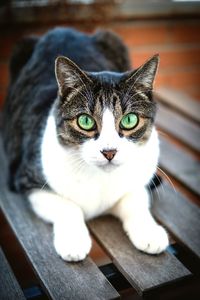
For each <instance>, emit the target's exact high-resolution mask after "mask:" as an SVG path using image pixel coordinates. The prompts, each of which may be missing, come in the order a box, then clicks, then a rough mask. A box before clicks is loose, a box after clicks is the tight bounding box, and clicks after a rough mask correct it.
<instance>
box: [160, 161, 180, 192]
mask: <svg viewBox="0 0 200 300" xmlns="http://www.w3.org/2000/svg"><path fill="white" fill-rule="evenodd" d="M157 169H158V170H159V171H160V172H161V173H162V174H163V175H164V177H165V178H166V179H167V181H168V182H169V183H170V185H171V186H172V188H173V190H174V192H175V193H177V191H176V189H175V186H174V184H173V182H172V181H171V179H170V178H169V176H168V175H167V174H166V173H165V172H164V171H163V170H162V169H161V168H160V167H157Z"/></svg>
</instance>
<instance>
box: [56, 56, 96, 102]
mask: <svg viewBox="0 0 200 300" xmlns="http://www.w3.org/2000/svg"><path fill="white" fill-rule="evenodd" d="M55 74H56V79H57V83H58V88H59V94H60V95H61V96H63V95H65V94H69V93H70V92H73V90H75V89H78V88H80V87H82V86H84V85H87V84H89V83H91V82H92V80H91V79H90V78H89V77H88V76H87V75H86V73H85V72H84V71H82V70H81V69H80V68H79V67H78V66H77V65H76V64H75V63H74V62H72V61H71V60H70V59H69V58H67V57H64V56H59V57H57V59H56V61H55Z"/></svg>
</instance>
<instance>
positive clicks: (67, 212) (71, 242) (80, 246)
mask: <svg viewBox="0 0 200 300" xmlns="http://www.w3.org/2000/svg"><path fill="white" fill-rule="evenodd" d="M29 201H30V203H31V206H32V208H33V210H34V211H35V213H36V214H37V215H38V216H39V217H41V218H42V219H43V220H45V221H47V222H50V223H53V230H54V246H55V249H56V251H57V253H58V254H59V255H60V256H61V257H62V258H63V259H64V260H67V261H79V260H83V259H84V258H85V257H86V256H87V254H88V253H89V251H90V249H91V245H92V243H91V238H90V236H89V232H88V229H87V227H86V224H85V222H84V216H83V212H82V210H81V209H80V207H79V206H77V205H76V204H75V203H73V202H72V201H69V200H67V199H64V198H62V197H60V196H59V195H57V194H54V193H52V192H48V191H44V190H35V191H33V192H32V193H31V194H30V195H29Z"/></svg>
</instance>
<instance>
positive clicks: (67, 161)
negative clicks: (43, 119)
mask: <svg viewBox="0 0 200 300" xmlns="http://www.w3.org/2000/svg"><path fill="white" fill-rule="evenodd" d="M56 134H57V133H56V127H55V121H54V117H53V116H49V118H48V121H47V126H46V129H45V132H44V137H43V142H42V147H41V161H42V167H43V173H44V175H45V178H46V180H47V182H48V184H49V185H50V186H51V188H52V189H53V190H54V191H55V192H56V193H57V194H59V195H61V196H63V197H64V198H66V199H69V200H71V201H73V202H75V203H76V204H78V205H79V206H80V207H81V208H82V210H83V212H84V215H85V218H86V219H88V218H92V217H95V216H97V215H100V214H102V213H103V212H105V211H106V210H108V209H109V208H111V207H112V206H113V205H114V204H115V203H116V202H117V201H118V200H119V199H120V198H121V197H122V196H124V195H125V194H126V193H128V192H129V191H132V190H134V188H136V189H137V187H138V185H139V186H141V187H142V186H144V185H145V184H146V183H147V182H148V181H149V179H150V178H151V176H152V174H153V172H154V171H155V168H156V164H157V158H158V147H157V146H158V143H157V135H156V133H155V132H153V134H152V138H151V139H150V141H149V143H148V144H147V146H146V147H142V148H141V149H138V150H134V149H132V150H134V151H135V152H134V151H133V152H134V153H135V155H136V157H135V158H134V159H132V158H131V157H130V158H128V159H127V161H126V162H124V164H122V165H120V166H119V167H117V168H116V169H114V170H113V171H111V172H105V171H104V170H102V169H100V168H98V167H96V166H92V165H89V164H87V163H86V162H84V161H83V159H82V158H81V153H80V151H79V150H77V151H76V150H69V149H68V148H67V149H65V148H64V147H63V146H61V145H60V144H59V142H58V139H57V136H56ZM125 156H127V155H126V154H125ZM132 156H134V155H132Z"/></svg>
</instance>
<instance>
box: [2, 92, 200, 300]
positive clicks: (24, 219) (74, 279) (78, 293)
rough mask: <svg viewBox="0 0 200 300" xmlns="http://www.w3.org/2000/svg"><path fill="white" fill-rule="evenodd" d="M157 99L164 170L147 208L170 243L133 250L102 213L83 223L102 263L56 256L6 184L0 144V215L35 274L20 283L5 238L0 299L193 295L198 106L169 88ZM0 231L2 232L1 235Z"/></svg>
mask: <svg viewBox="0 0 200 300" xmlns="http://www.w3.org/2000/svg"><path fill="white" fill-rule="evenodd" d="M156 98H157V100H158V102H159V110H158V116H157V126H158V129H159V132H160V140H161V156H160V167H161V169H162V170H164V172H165V173H166V174H168V175H164V173H163V172H162V171H161V170H160V175H161V177H163V178H162V184H161V185H160V186H158V187H157V188H156V189H154V190H153V191H152V192H151V197H152V199H153V201H152V205H153V206H152V210H153V213H154V215H155V217H156V219H157V220H158V221H159V222H160V223H162V224H163V226H164V227H166V228H167V230H168V232H169V234H170V237H171V243H172V244H171V246H170V247H169V248H168V249H167V251H166V252H165V253H163V254H161V255H158V256H150V255H147V254H144V253H142V252H139V251H138V250H136V249H135V248H134V247H133V246H132V245H131V243H130V242H129V240H128V238H127V237H126V235H125V234H124V232H123V230H122V228H121V224H120V223H119V222H118V221H117V220H116V219H114V218H113V217H110V216H106V217H101V218H98V219H95V220H92V221H91V222H89V224H88V225H89V228H90V231H91V235H92V236H93V238H94V239H95V240H96V241H97V243H98V244H99V245H100V246H101V247H102V248H103V249H104V251H105V252H106V254H107V256H108V257H109V259H110V260H109V261H108V263H106V264H104V265H97V264H96V262H95V261H94V260H93V259H92V258H91V257H88V258H87V259H85V260H84V261H83V262H80V263H66V262H64V261H62V260H61V259H60V258H59V257H58V256H57V254H56V253H55V250H54V248H53V244H52V230H51V226H49V225H47V224H45V223H44V222H43V221H41V220H39V219H38V218H37V217H36V216H35V215H34V214H33V213H32V211H31V210H30V207H29V205H28V201H26V199H24V198H23V197H22V196H20V195H17V194H14V193H12V192H10V191H9V190H8V188H7V185H6V170H7V169H6V158H5V155H4V153H3V149H2V143H1V145H0V204H1V210H2V217H1V218H5V220H4V221H5V222H6V224H7V226H9V227H10V228H11V231H12V235H13V236H15V238H16V243H18V245H19V247H20V248H21V249H22V252H23V255H24V257H25V260H26V262H27V264H28V265H29V268H30V267H31V270H33V271H34V274H35V277H34V278H35V282H33V283H32V287H30V288H29V289H26V288H25V287H24V286H23V284H22V283H21V282H20V280H18V279H16V277H15V275H14V273H15V270H14V267H13V266H14V265H15V264H13V262H12V263H10V261H9V262H8V260H9V259H8V260H7V259H6V257H5V256H7V257H8V258H9V255H8V254H7V252H8V249H9V247H10V248H12V247H13V246H12V244H10V245H8V243H7V245H6V247H5V243H4V245H3V243H2V249H0V299H1V300H9V299H15V300H18V299H25V298H26V299H36V298H37V299H54V300H60V299H89V300H90V299H91V300H93V299H118V298H120V296H121V297H122V299H153V300H156V299H162V300H164V299H192V300H194V299H200V288H199V284H200V209H199V207H198V205H197V203H198V199H199V195H200V163H199V152H200V104H199V103H196V102H194V101H192V99H187V97H186V96H185V95H182V96H180V94H179V93H177V92H176V93H175V92H172V91H168V90H160V92H159V93H157V94H156ZM168 176H170V178H171V179H169V177H168ZM171 180H172V181H173V184H174V185H172V183H171ZM174 186H175V187H174ZM144 221H145V220H144ZM1 235H2V231H0V238H2V237H1ZM3 252H4V253H3ZM15 259H16V260H17V259H18V258H15ZM15 259H14V261H15ZM9 264H10V265H11V266H10V265H9ZM12 269H13V271H12ZM18 281H19V283H18ZM34 291H35V292H34ZM38 297H39V298H38Z"/></svg>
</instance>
